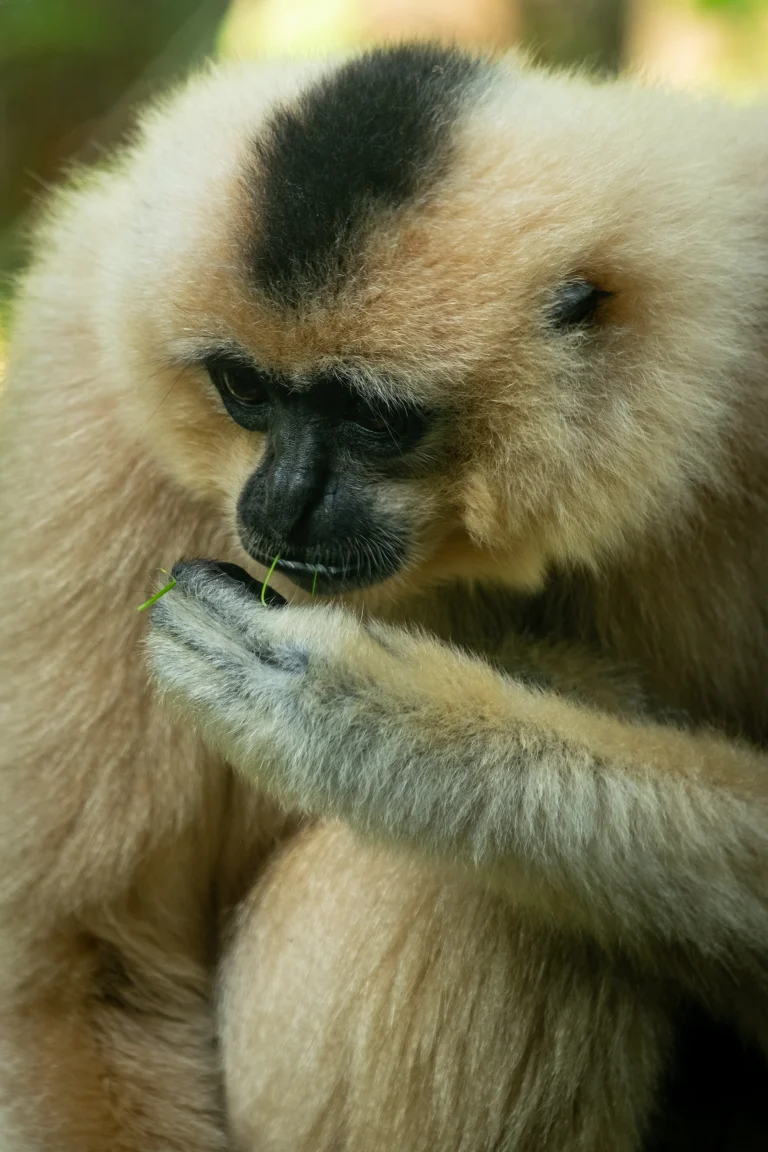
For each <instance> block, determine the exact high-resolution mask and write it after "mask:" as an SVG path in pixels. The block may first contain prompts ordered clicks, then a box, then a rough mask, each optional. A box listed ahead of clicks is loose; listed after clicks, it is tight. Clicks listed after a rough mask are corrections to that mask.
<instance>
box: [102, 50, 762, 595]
mask: <svg viewBox="0 0 768 1152" xmlns="http://www.w3.org/2000/svg"><path fill="white" fill-rule="evenodd" d="M663 99H664V101H668V99H669V97H668V96H664V98H663ZM656 100H657V96H656V94H655V93H653V92H642V91H639V90H637V89H635V88H630V87H626V88H625V87H622V86H621V85H612V86H610V88H605V89H602V88H600V87H593V86H590V85H589V84H587V83H586V82H583V81H579V80H575V79H556V78H552V77H548V76H542V75H539V74H536V73H526V72H524V71H522V70H520V69H519V68H517V67H515V66H513V65H511V64H503V63H495V64H494V63H491V62H488V61H485V60H478V59H474V58H471V57H468V56H464V55H463V54H460V53H458V52H456V51H452V50H450V51H449V50H444V49H441V48H437V47H432V46H428V45H422V46H412V47H397V48H392V49H388V50H381V51H377V52H373V53H370V54H368V55H366V56H364V57H361V58H358V59H355V60H352V61H350V62H346V63H336V64H327V63H326V64H324V65H302V66H298V65H297V66H295V67H294V68H292V69H289V68H288V67H287V66H282V67H281V68H279V69H276V70H275V71H273V72H270V71H268V70H264V69H258V70H257V69H249V68H247V67H244V68H241V69H235V70H234V71H228V72H224V73H218V74H214V75H212V76H210V77H209V78H206V79H203V80H198V81H196V82H195V83H193V84H192V85H191V86H190V88H189V90H188V91H187V92H185V93H183V94H182V95H181V96H180V97H179V98H178V99H177V101H176V103H175V104H172V105H171V107H170V110H168V109H164V110H161V112H160V113H159V114H155V116H154V117H153V118H152V119H150V121H149V122H148V124H147V126H146V138H145V142H144V143H143V144H142V146H141V149H140V150H139V151H138V152H137V153H136V155H135V157H134V159H133V161H132V162H131V163H129V164H128V165H127V166H126V168H125V170H124V172H123V175H122V180H123V182H124V202H125V208H126V211H127V213H128V219H129V221H130V224H129V226H128V227H127V229H126V234H125V238H124V240H121V242H120V246H119V253H120V255H119V260H118V261H116V267H115V272H116V273H118V274H116V275H114V276H113V277H112V278H111V279H110V281H109V282H110V283H111V284H112V285H113V286H114V297H115V298H114V299H113V300H112V301H111V303H112V304H113V307H112V308H111V312H112V313H113V314H119V316H120V318H121V323H120V331H119V332H115V334H114V336H113V339H112V344H113V346H114V348H115V350H116V361H115V372H116V375H118V376H120V375H121V374H123V378H124V379H125V380H126V388H125V389H124V391H125V394H126V398H127V402H128V404H129V405H130V406H132V410H133V412H134V415H135V419H136V422H137V426H140V427H141V428H142V430H143V431H144V433H145V434H146V435H147V436H149V437H150V438H151V439H152V440H154V442H155V444H156V446H157V454H158V458H159V459H160V460H161V461H162V462H163V463H164V466H165V467H166V468H167V469H169V470H170V471H171V472H172V473H173V474H174V475H175V476H176V477H177V478H179V479H180V480H181V481H182V482H183V483H184V484H186V485H188V486H190V487H192V488H194V489H196V490H198V491H200V492H203V493H206V494H208V495H211V494H215V495H216V497H217V498H218V499H221V500H222V501H223V505H224V508H225V510H226V513H227V515H229V516H231V518H232V523H233V526H234V527H235V529H236V531H237V535H238V537H239V540H240V542H241V543H242V545H243V547H244V548H245V550H246V552H248V553H249V555H250V556H251V557H252V558H253V559H254V560H256V561H258V562H259V563H261V564H265V565H269V564H270V563H271V562H272V560H273V559H274V557H276V556H279V557H280V559H279V561H278V563H277V568H278V570H280V571H283V572H285V574H286V575H287V576H289V577H290V579H291V580H292V581H293V582H295V583H297V584H299V585H300V586H303V587H305V588H310V587H311V586H312V585H313V583H314V582H315V581H316V583H317V590H318V591H319V592H321V593H327V594H334V593H341V592H347V591H351V590H354V589H358V588H363V587H366V586H369V585H375V584H381V583H383V582H389V586H390V587H392V588H393V589H397V588H403V589H405V588H413V587H414V586H418V585H419V584H423V583H425V582H428V581H433V580H436V579H442V578H445V577H452V576H457V575H458V576H471V577H479V578H483V577H485V578H490V579H494V580H504V581H507V582H509V583H512V584H516V585H520V586H528V587H535V586H537V584H539V583H540V582H541V580H542V578H543V575H544V573H545V570H546V568H547V566H548V565H549V564H551V563H553V562H559V563H581V564H588V565H593V566H595V565H599V564H600V562H601V560H602V558H603V557H605V556H607V555H610V554H611V553H612V552H616V551H617V550H620V549H621V548H622V547H623V546H624V544H625V542H626V541H627V540H630V539H631V538H632V537H633V535H635V534H636V533H637V532H638V531H640V530H642V529H644V527H645V526H646V525H647V523H648V521H649V519H655V520H656V521H658V522H659V523H661V524H669V525H674V519H675V515H676V513H677V511H679V509H680V508H682V507H684V505H685V502H686V498H687V494H688V493H689V492H690V491H691V490H692V488H693V487H694V486H695V485H701V484H715V483H718V477H722V473H723V464H722V460H721V453H720V449H719V444H720V442H721V440H722V437H723V431H724V420H725V416H724V411H725V404H724V403H723V402H722V401H721V398H720V395H719V389H720V386H721V385H720V381H721V380H722V379H723V378H724V376H725V374H726V373H728V374H730V375H731V376H732V373H733V371H734V361H735V360H736V361H740V362H741V363H742V364H743V370H744V371H749V364H750V356H751V354H752V348H751V339H752V337H751V335H750V333H749V332H748V331H747V330H746V322H745V327H744V330H742V329H741V328H740V327H739V325H740V320H739V317H738V316H732V315H730V314H729V313H725V312H724V311H723V310H721V309H720V308H719V300H720V299H721V293H722V289H723V286H724V285H725V286H728V285H729V283H730V282H734V283H735V282H738V283H739V284H741V285H742V291H750V290H751V289H750V288H749V287H746V288H745V287H743V284H744V282H745V270H744V268H743V260H742V259H741V257H739V256H737V255H735V254H734V253H733V252H732V251H730V250H728V249H726V247H725V246H723V247H722V248H721V247H719V246H718V243H717V238H716V235H713V234H707V232H706V229H704V230H701V229H699V230H697V231H696V232H692V230H691V227H690V223H691V215H692V213H693V214H696V213H699V215H701V213H706V214H709V216H711V217H712V218H713V220H714V219H716V218H717V217H718V216H719V217H721V218H722V215H723V213H728V214H729V215H731V216H733V214H734V213H735V212H737V211H738V208H737V207H736V206H735V204H734V197H733V195H732V189H730V188H729V186H728V183H727V180H726V178H725V177H722V178H721V177H720V175H719V173H720V168H717V169H714V170H713V171H709V169H702V168H701V165H700V157H701V140H700V139H699V137H700V136H701V134H702V133H706V132H707V131H717V130H721V131H723V132H726V133H727V132H728V130H729V124H728V122H727V118H728V115H729V114H728V113H727V111H724V110H723V109H721V108H719V107H713V108H712V109H707V110H706V113H707V114H706V115H703V114H702V109H701V107H700V106H699V105H695V104H692V103H689V102H687V101H686V100H684V99H683V98H681V102H680V109H679V111H680V120H679V121H678V122H677V124H676V125H673V126H672V128H670V127H665V123H666V124H667V125H668V124H669V115H668V112H667V113H665V117H664V122H662V118H661V117H660V116H659V115H657V105H656ZM667 107H668V104H667V103H665V104H664V108H665V109H666V108H667ZM686 117H687V119H686ZM689 154H690V157H691V158H690V159H689ZM721 179H722V182H721ZM757 184H758V182H757V179H756V180H755V194H757ZM749 195H750V189H749V187H745V188H744V189H743V190H742V192H741V196H742V200H741V203H742V204H743V203H744V199H745V198H746V199H749ZM748 216H749V213H748V211H745V212H744V218H745V221H746V220H747V219H748ZM736 226H737V227H738V225H736ZM747 226H748V225H747V223H745V224H744V227H745V228H746V227H747ZM730 234H731V235H732V234H733V231H732V230H731V233H730ZM763 275H765V273H764V271H763V272H761V273H760V277H761V278H762V276H763ZM747 279H748V278H747ZM754 283H755V288H754V290H755V291H756V292H757V291H759V290H761V289H758V287H757V282H756V280H755V282H754ZM731 291H732V287H728V288H727V292H726V293H725V294H724V295H725V296H726V297H727V295H728V293H729V292H731ZM108 311H109V310H108ZM721 311H722V315H721ZM747 313H748V309H745V310H744V315H747ZM712 317H716V318H717V325H713V324H712V323H710V322H708V318H709V320H711V318H712ZM715 328H716V330H715ZM137 382H138V384H137Z"/></svg>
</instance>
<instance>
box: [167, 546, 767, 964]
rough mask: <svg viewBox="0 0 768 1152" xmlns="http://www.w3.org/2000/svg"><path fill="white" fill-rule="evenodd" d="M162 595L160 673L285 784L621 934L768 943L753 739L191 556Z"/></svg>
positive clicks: (256, 769) (705, 948) (725, 946)
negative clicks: (685, 722) (262, 591)
mask: <svg viewBox="0 0 768 1152" xmlns="http://www.w3.org/2000/svg"><path fill="white" fill-rule="evenodd" d="M155 613H156V617H155V620H156V635H155V637H154V639H153V652H154V660H155V667H156V669H157V670H158V672H159V674H160V678H161V681H162V682H163V683H164V684H165V685H166V686H167V687H169V688H170V689H171V690H173V691H175V692H176V693H177V694H183V696H184V697H185V698H186V699H187V701H188V707H190V706H191V707H192V709H193V710H194V713H195V716H196V717H197V719H198V720H199V722H200V724H201V725H202V727H203V731H204V733H205V734H206V736H207V737H208V739H209V740H210V741H212V743H213V744H214V745H215V746H216V747H217V748H218V749H220V750H221V751H222V752H224V754H225V755H227V756H228V758H229V759H230V760H231V761H232V762H233V763H234V764H235V765H236V766H237V767H238V768H239V769H240V770H241V771H242V772H244V773H245V774H246V775H247V776H249V777H250V778H251V779H253V780H255V781H257V782H258V783H259V784H260V785H261V786H264V787H266V788H268V789H269V790H271V791H273V792H274V793H276V794H277V795H278V796H279V797H280V798H282V799H283V800H290V801H291V802H292V803H295V804H297V805H298V806H299V807H300V808H302V809H304V810H306V811H308V812H310V813H313V814H316V815H320V816H324V817H336V818H341V819H343V820H345V821H347V822H348V823H349V824H350V825H352V826H353V827H354V828H356V829H358V830H359V831H360V832H362V833H364V834H365V835H367V836H372V837H374V838H378V839H385V840H388V841H391V842H395V843H398V844H401V845H405V846H407V847H408V848H410V849H415V850H417V851H420V852H423V853H426V854H428V855H430V856H432V857H436V858H438V859H441V860H443V861H446V862H454V863H457V864H461V865H465V866H469V867H471V868H472V869H474V870H476V872H477V873H479V874H480V875H481V876H482V877H483V879H484V880H486V881H487V882H491V883H493V884H494V885H503V886H504V887H506V888H508V889H510V890H511V891H512V892H514V893H515V894H516V895H522V896H523V897H525V893H526V890H529V891H530V892H531V893H532V895H533V898H534V899H539V900H543V901H544V904H545V907H546V908H548V909H550V910H552V909H554V910H555V913H556V914H559V915H560V916H562V917H564V918H565V919H567V920H570V921H571V922H574V921H575V922H577V923H579V924H580V925H581V926H588V927H589V928H591V929H592V930H593V931H595V932H596V933H597V934H599V935H600V936H601V937H604V938H608V939H611V938H613V939H616V938H617V937H620V938H621V939H622V940H623V941H634V942H635V944H636V945H637V946H638V947H649V946H656V945H659V946H665V945H675V944H684V945H686V946H690V945H693V946H694V947H696V948H697V949H699V950H701V951H702V952H705V953H709V954H712V955H721V956H724V957H725V956H728V957H731V958H734V957H735V958H737V957H738V956H739V954H740V953H742V952H743V953H744V954H746V953H747V952H748V953H750V954H754V952H755V951H757V952H758V953H764V952H768V898H767V897H766V895H765V874H764V873H765V870H764V867H763V865H762V863H761V862H762V861H763V860H764V859H765V858H766V840H767V839H768V804H766V798H765V796H764V786H762V785H761V784H759V783H758V781H759V776H760V771H761V770H762V767H763V765H762V760H761V758H760V757H759V756H758V755H757V754H756V753H754V752H752V751H750V750H748V749H746V748H741V747H737V746H733V745H730V744H728V743H726V742H725V741H724V740H722V739H720V738H718V737H716V736H709V735H696V734H691V733H688V732H685V731H679V730H676V729H673V728H665V727H662V726H659V725H654V724H644V723H639V722H637V723H630V722H627V721H623V720H620V719H617V718H614V717H611V716H608V715H606V714H603V713H600V712H597V711H590V710H589V709H587V708H585V707H581V706H579V705H577V704H575V703H572V702H570V701H568V700H565V699H563V698H561V697H558V696H556V695H554V694H545V693H541V692H538V691H536V690H531V689H530V688H528V687H525V686H523V685H521V684H519V683H515V682H514V681H511V680H509V679H507V678H505V677H502V676H500V675H498V674H497V673H495V672H494V671H493V670H492V669H491V668H490V667H488V666H487V665H485V664H483V663H482V662H480V661H477V660H473V659H469V658H467V657H464V656H461V655H459V654H457V653H456V652H455V651H454V650H452V649H450V648H448V647H446V646H445V645H442V644H439V643H437V642H435V641H431V640H427V639H425V638H422V637H414V636H411V635H409V634H407V633H404V632H400V631H398V630H395V629H391V628H383V627H382V626H380V625H375V626H373V627H371V626H369V627H365V626H364V625H361V624H360V623H359V622H358V621H357V620H355V618H354V617H352V616H351V615H350V614H348V613H341V612H339V611H337V610H332V609H327V608H320V607H318V608H311V609H281V610H280V611H277V612H275V611H266V610H264V609H263V608H261V607H260V606H259V605H258V604H257V603H255V602H254V601H253V600H252V599H251V598H249V597H248V596H247V595H245V594H241V593H240V592H238V591H237V590H236V589H234V588H229V587H227V586H225V585H224V583H223V582H222V581H221V580H218V579H217V578H216V577H215V576H213V577H212V576H210V575H208V574H206V570H205V569H203V570H202V571H198V570H196V569H194V567H193V568H192V569H191V570H190V569H181V571H180V585H179V587H178V588H177V589H176V590H174V595H173V596H169V597H167V598H166V600H165V601H163V602H161V604H160V605H158V606H157V608H156V609H155Z"/></svg>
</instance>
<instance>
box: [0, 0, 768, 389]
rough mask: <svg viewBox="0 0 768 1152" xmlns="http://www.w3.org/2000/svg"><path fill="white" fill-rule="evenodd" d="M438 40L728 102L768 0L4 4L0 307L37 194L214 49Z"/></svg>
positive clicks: (762, 36)
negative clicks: (635, 77)
mask: <svg viewBox="0 0 768 1152" xmlns="http://www.w3.org/2000/svg"><path fill="white" fill-rule="evenodd" d="M403 36H422V37H423V36H437V37H441V38H448V39H452V40H457V41H459V42H463V43H467V44H477V45H485V46H489V47H492V48H496V49H504V48H509V47H512V46H515V45H523V46H524V47H525V48H526V50H528V51H532V52H533V53H534V54H535V55H537V56H538V57H539V58H541V59H543V60H545V61H548V62H553V63H562V64H566V65H570V64H578V65H581V66H586V67H588V68H590V69H593V70H595V71H599V72H613V71H616V70H617V69H619V68H621V67H624V68H629V69H631V70H632V71H635V72H640V73H641V74H643V75H646V76H649V77H651V78H653V79H656V80H661V81H663V82H665V83H668V84H672V85H676V86H685V87H693V88H697V87H699V88H709V89H712V88H718V89H723V90H725V91H726V92H728V93H729V94H730V95H731V96H732V97H733V98H734V99H746V98H750V97H752V96H754V95H755V94H756V93H757V92H759V91H760V90H761V89H764V88H765V86H766V85H768V0H0V375H1V373H2V316H3V313H4V307H5V305H6V304H7V301H8V298H9V295H10V293H11V292H12V286H13V276H14V274H15V272H16V271H17V270H18V269H19V267H20V266H21V265H22V263H23V259H24V240H23V237H24V235H25V230H26V228H27V224H28V221H29V220H30V218H31V217H33V215H34V208H35V204H36V202H37V201H39V199H40V197H41V196H42V195H43V194H44V192H45V189H46V188H47V187H49V185H50V184H51V183H53V182H55V181H56V180H57V179H59V178H60V177H61V175H62V173H63V172H64V171H65V170H66V167H67V165H68V164H70V163H71V162H73V161H75V162H91V161H93V160H97V159H98V157H99V156H100V155H101V154H102V153H103V152H104V150H105V149H109V148H111V147H113V146H114V144H115V143H116V142H119V140H120V139H121V138H122V137H123V136H124V134H125V133H126V131H127V129H128V128H129V127H130V124H131V122H132V116H133V110H134V109H135V107H136V106H137V104H139V103H140V102H142V101H143V100H145V99H147V98H148V97H150V96H151V95H152V94H153V93H154V92H156V91H158V90H160V89H162V88H163V87H164V86H165V85H167V84H168V83H169V82H172V81H173V80H174V79H177V78H179V77H181V76H183V75H184V73H185V72H186V71H187V70H188V69H189V68H190V67H193V66H194V65H195V63H196V62H198V61H200V60H201V59H203V58H204V57H205V56H207V55H210V54H211V53H217V54H220V55H222V56H225V57H233V56H236V57H264V56H272V57H274V56H290V55H296V54H306V53H320V52H327V51H330V50H334V49H339V48H350V47H353V46H355V45H363V44H368V43H371V42H373V41H381V40H384V39H390V38H398V37H403Z"/></svg>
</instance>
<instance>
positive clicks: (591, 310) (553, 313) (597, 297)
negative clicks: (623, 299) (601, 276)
mask: <svg viewBox="0 0 768 1152" xmlns="http://www.w3.org/2000/svg"><path fill="white" fill-rule="evenodd" d="M612 295H613V293H612V292H607V291H605V289H603V288H598V287H597V286H596V285H595V284H591V283H590V282H589V280H582V279H578V280H569V281H568V282H567V283H565V284H561V286H560V288H559V289H558V291H557V294H556V296H555V302H554V304H553V305H552V307H551V308H550V311H549V322H550V324H553V325H554V326H555V327H556V328H566V329H567V328H578V327H581V326H582V325H587V324H591V323H592V322H593V321H594V319H595V316H596V314H597V310H598V308H599V307H600V303H601V301H603V300H605V298H606V297H608V296H612Z"/></svg>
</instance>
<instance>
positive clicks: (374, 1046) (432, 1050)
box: [220, 825, 668, 1152]
mask: <svg viewBox="0 0 768 1152" xmlns="http://www.w3.org/2000/svg"><path fill="white" fill-rule="evenodd" d="M220 1028H221V1037H222V1048H223V1059H224V1065H225V1081H226V1091H227V1097H228V1101H227V1103H228V1109H229V1114H230V1123H231V1125H232V1131H233V1133H234V1138H235V1147H236V1148H237V1149H238V1150H242V1152H256V1150H257V1149H258V1152H283V1150H285V1152H289V1150H290V1152H301V1150H305V1149H306V1150H307V1152H309V1150H310V1149H311V1150H312V1152H324V1150H329V1152H330V1150H331V1149H333V1150H334V1152H341V1150H344V1149H349V1150H350V1152H351V1150H352V1149H354V1150H355V1152H383V1150H384V1149H393V1150H394V1149H397V1150H398V1152H435V1150H436V1149H440V1152H459V1150H461V1152H470V1150H476V1152H481V1150H483V1152H485V1150H487V1149H498V1150H502V1149H510V1150H512V1149H514V1150H515V1152H528V1150H530V1152H576V1150H579V1152H582V1150H583V1152H587V1150H589V1152H596V1150H602V1149H604V1150H605V1152H630V1150H634V1149H638V1148H639V1147H640V1146H641V1141H642V1134H643V1131H644V1128H645V1124H646V1120H647V1117H648V1116H649V1113H650V1111H651V1108H652V1101H653V1099H654V1094H655V1091H656V1086H657V1082H658V1078H659V1075H660V1070H661V1065H662V1062H663V1055H664V1052H665V1048H666V1044H667V1041H668V1024H667V1018H666V1015H665V1012H664V1010H663V1007H662V1005H661V1002H660V999H659V998H658V997H655V996H654V994H653V991H652V990H649V988H648V986H647V984H646V983H645V982H644V981H642V980H641V979H640V978H639V977H637V976H636V975H634V974H633V973H632V972H631V971H630V970H629V968H628V967H627V968H625V969H622V967H621V965H620V964H619V963H617V962H613V961H611V960H609V958H608V957H607V956H606V955H605V954H604V953H601V952H600V951H599V950H597V949H596V948H594V947H591V946H590V945H589V944H587V943H585V942H584V941H581V940H577V939H574V938H567V939H566V938H564V937H562V936H558V935H557V934H555V933H554V932H553V931H552V930H551V929H550V928H549V927H547V926H545V925H543V924H542V923H540V922H539V923H537V922H535V921H533V920H530V919H527V918H525V917H523V916H521V915H520V914H519V913H518V912H516V911H515V910H514V909H510V908H509V906H508V905H505V904H504V903H503V902H502V901H500V900H499V899H497V898H496V897H494V896H492V895H488V894H485V893H482V892H480V891H478V890H477V888H476V887H474V888H473V887H470V886H469V885H466V884H464V882H463V881H462V879H461V878H460V877H458V876H457V877H445V876H441V875H440V874H439V873H438V872H437V871H436V870H435V871H432V870H430V868H429V867H428V866H426V865H423V864H419V863H417V862H415V861H413V860H409V859H403V858H400V857H398V856H396V855H395V854H390V853H389V852H387V851H385V850H383V849H378V848H372V847H368V846H362V845H361V844H360V843H359V842H358V841H356V840H355V839H354V838H353V836H352V834H351V833H349V832H348V831H347V830H346V829H344V828H342V827H340V826H337V825H325V826H321V827H319V828H316V829H313V830H309V831H308V832H306V833H305V834H304V835H303V836H302V837H301V838H300V839H299V840H298V841H297V842H295V843H294V845H293V846H291V847H290V848H289V849H288V850H287V851H286V852H285V854H284V855H282V856H281V857H280V858H279V859H278V860H277V861H276V862H275V863H274V864H273V866H272V867H271V869H270V871H269V872H268V874H267V875H266V876H265V878H264V880H263V881H262V882H261V883H260V884H259V885H258V886H257V888H256V890H255V891H254V893H253V894H252V896H251V898H250V900H249V902H248V904H247V905H246V907H245V909H244V911H243V913H242V917H241V921H240V926H239V930H238V932H237V935H236V937H235V939H234V941H233V945H232V948H231V951H230V953H229V955H228V958H227V960H226V962H225V965H224V968H223V972H222V988H221V999H220Z"/></svg>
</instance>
